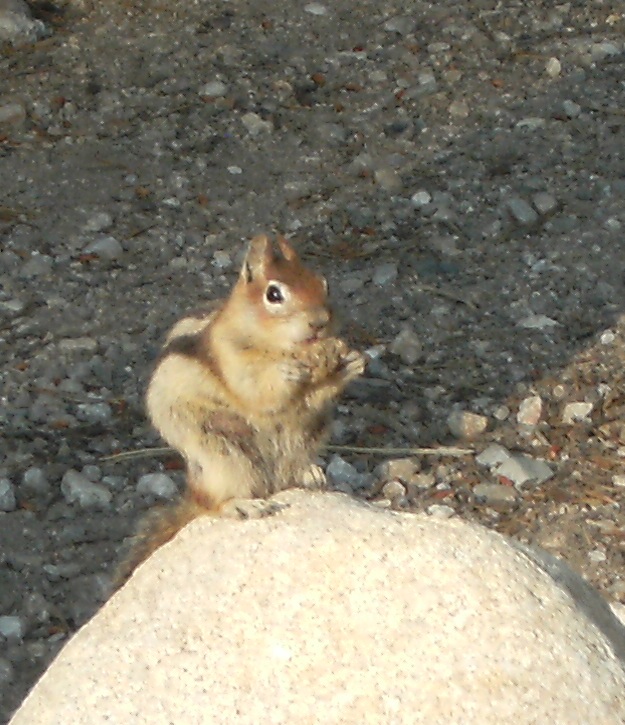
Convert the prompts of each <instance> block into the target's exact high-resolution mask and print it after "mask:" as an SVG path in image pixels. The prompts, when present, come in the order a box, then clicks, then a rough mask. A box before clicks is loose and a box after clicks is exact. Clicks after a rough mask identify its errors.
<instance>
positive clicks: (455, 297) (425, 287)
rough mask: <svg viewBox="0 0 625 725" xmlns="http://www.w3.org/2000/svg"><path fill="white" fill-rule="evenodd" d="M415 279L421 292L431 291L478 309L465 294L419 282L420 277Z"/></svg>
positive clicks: (472, 308)
mask: <svg viewBox="0 0 625 725" xmlns="http://www.w3.org/2000/svg"><path fill="white" fill-rule="evenodd" d="M413 281H414V283H415V285H416V287H417V289H418V290H419V292H431V293H432V294H435V295H438V296H439V297H443V298H445V299H447V300H451V301H452V302H460V303H461V304H463V305H466V306H467V307H468V308H469V309H471V310H477V305H476V304H475V303H474V302H471V300H469V299H467V298H466V297H465V296H463V295H458V294H455V293H454V292H447V291H446V290H443V289H440V287H435V286H433V285H429V284H422V283H421V282H419V280H418V279H413Z"/></svg>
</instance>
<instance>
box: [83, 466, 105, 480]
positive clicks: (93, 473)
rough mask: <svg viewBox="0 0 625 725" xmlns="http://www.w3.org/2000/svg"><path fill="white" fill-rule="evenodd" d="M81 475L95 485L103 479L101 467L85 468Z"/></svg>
mask: <svg viewBox="0 0 625 725" xmlns="http://www.w3.org/2000/svg"><path fill="white" fill-rule="evenodd" d="M81 473H82V474H83V476H86V477H87V478H88V479H89V480H90V481H93V483H97V482H98V481H99V480H100V479H101V478H102V469H101V468H100V467H99V466H94V465H89V466H83V469H82V471H81Z"/></svg>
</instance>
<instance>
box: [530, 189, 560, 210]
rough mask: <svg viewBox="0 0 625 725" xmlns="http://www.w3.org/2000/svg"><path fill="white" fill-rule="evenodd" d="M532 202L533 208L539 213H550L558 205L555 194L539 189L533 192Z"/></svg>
mask: <svg viewBox="0 0 625 725" xmlns="http://www.w3.org/2000/svg"><path fill="white" fill-rule="evenodd" d="M532 204H533V205H534V209H536V211H537V212H538V213H539V214H541V215H544V214H549V213H551V212H552V211H554V210H555V209H556V207H557V206H558V202H557V200H556V198H555V196H553V195H552V194H549V193H548V192H546V191H539V192H538V193H537V194H534V196H533V197H532Z"/></svg>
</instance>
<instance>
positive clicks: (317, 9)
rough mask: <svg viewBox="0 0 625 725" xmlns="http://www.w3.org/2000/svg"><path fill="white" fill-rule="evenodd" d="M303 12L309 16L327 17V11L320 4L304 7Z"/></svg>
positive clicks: (310, 4)
mask: <svg viewBox="0 0 625 725" xmlns="http://www.w3.org/2000/svg"><path fill="white" fill-rule="evenodd" d="M304 10H305V11H306V12H307V13H310V14H311V15H327V14H328V9H327V8H326V6H325V5H322V4H321V3H309V4H308V5H306V6H305V7H304Z"/></svg>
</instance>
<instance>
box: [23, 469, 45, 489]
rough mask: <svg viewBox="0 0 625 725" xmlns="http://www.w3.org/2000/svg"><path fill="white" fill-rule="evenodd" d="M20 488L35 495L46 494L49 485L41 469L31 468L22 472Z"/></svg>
mask: <svg viewBox="0 0 625 725" xmlns="http://www.w3.org/2000/svg"><path fill="white" fill-rule="evenodd" d="M22 486H23V487H24V488H26V489H29V490H31V491H34V492H36V493H46V492H47V491H49V489H50V483H49V481H48V478H47V476H46V474H45V473H44V471H43V470H42V469H41V468H37V467H35V466H33V467H32V468H29V469H28V470H27V471H24V475H23V476H22Z"/></svg>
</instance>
